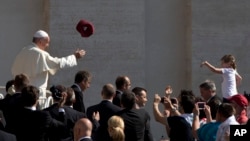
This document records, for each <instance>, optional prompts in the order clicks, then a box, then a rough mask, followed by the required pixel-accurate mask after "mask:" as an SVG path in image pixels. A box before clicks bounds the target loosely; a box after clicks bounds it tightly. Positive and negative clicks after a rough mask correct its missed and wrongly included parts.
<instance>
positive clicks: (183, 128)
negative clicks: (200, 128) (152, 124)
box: [153, 90, 195, 141]
mask: <svg viewBox="0 0 250 141" xmlns="http://www.w3.org/2000/svg"><path fill="white" fill-rule="evenodd" d="M178 99H179V101H178V103H179V108H178V107H177V104H173V103H172V102H171V100H170V98H167V97H165V98H164V103H163V104H164V106H165V107H167V109H170V114H169V116H168V117H166V116H164V115H163V114H162V113H161V112H160V110H159V103H160V101H161V97H160V96H159V95H158V94H155V98H154V103H153V112H154V117H155V120H156V121H157V122H159V123H161V124H163V125H165V126H166V130H167V134H168V136H169V138H170V140H171V141H194V137H193V134H192V127H191V126H192V121H193V112H192V111H193V108H194V104H195V96H194V94H193V93H192V91H189V90H182V91H181V93H180V95H179V97H178Z"/></svg>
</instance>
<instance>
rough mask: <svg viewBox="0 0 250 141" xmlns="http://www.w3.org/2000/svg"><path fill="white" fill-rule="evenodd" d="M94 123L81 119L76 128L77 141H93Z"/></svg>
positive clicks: (75, 137) (75, 138)
mask: <svg viewBox="0 0 250 141" xmlns="http://www.w3.org/2000/svg"><path fill="white" fill-rule="evenodd" d="M92 129H93V127H92V123H91V121H90V120H89V119H87V118H81V119H79V120H78V121H77V122H76V124H75V126H74V140H75V141H93V140H92V139H91V132H92Z"/></svg>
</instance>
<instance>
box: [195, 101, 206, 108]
mask: <svg viewBox="0 0 250 141" xmlns="http://www.w3.org/2000/svg"><path fill="white" fill-rule="evenodd" d="M197 104H198V107H199V110H203V109H205V105H206V103H205V102H197Z"/></svg>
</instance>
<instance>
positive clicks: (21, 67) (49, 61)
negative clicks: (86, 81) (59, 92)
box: [11, 43, 77, 97]
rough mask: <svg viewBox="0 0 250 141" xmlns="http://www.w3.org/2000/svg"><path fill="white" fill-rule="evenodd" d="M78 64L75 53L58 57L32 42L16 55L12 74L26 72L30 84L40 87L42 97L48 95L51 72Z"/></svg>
mask: <svg viewBox="0 0 250 141" xmlns="http://www.w3.org/2000/svg"><path fill="white" fill-rule="evenodd" d="M76 65H77V59H76V57H75V55H69V56H67V57H62V58H57V57H52V56H50V54H49V53H48V52H46V51H44V50H41V49H40V48H38V47H37V46H36V44H34V43H33V44H32V45H30V46H28V47H25V48H23V49H22V50H21V52H20V53H19V54H18V55H17V56H16V59H15V60H14V63H13V65H12V68H11V72H12V75H13V76H14V77H15V76H16V75H17V74H21V73H24V74H26V75H27V76H28V77H29V79H30V84H31V85H33V86H36V87H38V88H39V90H40V91H41V92H40V97H45V96H46V88H47V85H48V79H49V74H51V75H54V74H55V73H56V72H57V70H58V69H61V68H67V67H73V66H76Z"/></svg>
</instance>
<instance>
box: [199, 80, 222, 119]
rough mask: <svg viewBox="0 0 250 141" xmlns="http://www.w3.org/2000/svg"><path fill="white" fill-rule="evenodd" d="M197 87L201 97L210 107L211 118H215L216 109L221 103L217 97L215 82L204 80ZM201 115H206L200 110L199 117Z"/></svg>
mask: <svg viewBox="0 0 250 141" xmlns="http://www.w3.org/2000/svg"><path fill="white" fill-rule="evenodd" d="M199 88H200V94H201V96H202V98H203V99H204V101H205V102H206V105H208V106H209V107H210V109H211V116H212V119H215V117H216V112H217V109H218V107H219V105H220V104H221V103H222V100H221V98H220V97H218V96H217V94H216V86H215V83H214V82H213V81H211V80H206V81H205V82H203V83H201V84H200V86H199ZM202 115H203V116H204V117H206V116H205V114H204V112H203V111H201V118H202ZM204 117H203V118H204Z"/></svg>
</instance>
